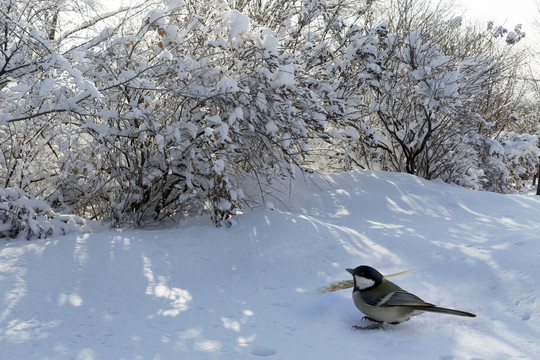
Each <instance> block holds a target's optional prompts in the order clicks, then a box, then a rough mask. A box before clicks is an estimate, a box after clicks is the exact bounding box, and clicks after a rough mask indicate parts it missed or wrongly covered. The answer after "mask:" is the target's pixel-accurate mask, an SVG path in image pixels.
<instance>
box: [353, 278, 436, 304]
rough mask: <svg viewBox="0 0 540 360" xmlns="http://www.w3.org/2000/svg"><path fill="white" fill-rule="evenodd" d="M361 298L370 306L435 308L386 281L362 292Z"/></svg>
mask: <svg viewBox="0 0 540 360" xmlns="http://www.w3.org/2000/svg"><path fill="white" fill-rule="evenodd" d="M361 296H362V300H364V302H365V303H366V304H368V305H372V306H435V305H433V304H430V303H427V302H425V301H424V300H422V299H420V298H419V297H418V296H416V295H414V294H411V293H410V292H408V291H405V290H403V289H402V288H400V287H399V286H397V285H396V284H394V283H393V282H391V281H388V280H386V279H385V280H384V281H383V283H382V284H381V285H380V286H379V287H377V288H375V289H372V290H367V291H362V292H361Z"/></svg>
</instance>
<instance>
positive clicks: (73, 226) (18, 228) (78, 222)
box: [0, 188, 88, 240]
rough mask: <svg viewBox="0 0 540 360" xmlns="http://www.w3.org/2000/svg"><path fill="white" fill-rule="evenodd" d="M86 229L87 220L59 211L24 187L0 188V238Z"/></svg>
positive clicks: (44, 235)
mask: <svg viewBox="0 0 540 360" xmlns="http://www.w3.org/2000/svg"><path fill="white" fill-rule="evenodd" d="M83 231H88V227H87V225H86V221H85V220H84V219H82V218H80V217H78V216H75V215H63V214H58V213H55V212H54V211H53V210H52V209H51V208H50V206H49V205H47V204H46V203H45V202H44V201H41V200H37V199H35V198H33V197H32V196H30V195H28V194H26V193H24V192H23V191H22V190H21V189H18V188H7V189H0V238H11V239H14V238H24V239H26V240H30V239H34V238H37V239H42V238H45V237H49V236H52V235H65V234H67V233H72V232H83Z"/></svg>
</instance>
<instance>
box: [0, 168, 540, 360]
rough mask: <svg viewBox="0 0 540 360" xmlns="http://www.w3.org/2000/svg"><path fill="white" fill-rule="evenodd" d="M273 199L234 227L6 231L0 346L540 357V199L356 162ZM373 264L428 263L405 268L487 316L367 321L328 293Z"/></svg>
mask: <svg viewBox="0 0 540 360" xmlns="http://www.w3.org/2000/svg"><path fill="white" fill-rule="evenodd" d="M268 201H269V200H268ZM272 205H273V206H272V207H263V208H261V209H260V210H258V211H255V212H248V213H246V214H243V215H239V216H237V217H236V218H235V223H234V224H233V226H232V227H230V228H220V229H218V228H215V227H213V226H212V225H211V224H210V223H209V222H207V219H204V220H203V219H200V220H198V221H197V222H191V223H183V224H181V225H180V226H179V227H178V228H175V229H163V230H151V231H150V230H146V231H143V230H139V231H135V230H123V231H120V230H118V231H103V232H96V233H92V234H69V235H66V236H59V237H54V238H51V239H48V240H32V241H24V240H20V241H6V240H1V241H2V243H1V245H0V246H1V247H0V349H1V350H0V358H1V359H5V360H17V359H80V360H90V359H115V360H117V359H156V360H157V359H258V358H260V357H266V358H269V359H309V360H312V359H398V358H399V359H445V360H451V359H452V360H456V359H490V360H492V359H539V358H540V342H539V341H538V339H539V338H540V315H539V311H540V300H539V292H540V290H539V289H540V282H539V280H538V275H539V273H540V262H539V261H538V259H539V256H540V215H539V214H540V197H535V196H533V195H521V196H520V195H498V194H493V193H486V192H473V191H469V190H464V189H461V188H458V187H456V186H452V185H446V184H439V183H434V182H429V181H425V180H422V179H419V178H416V177H413V176H409V175H405V174H397V173H382V172H368V171H355V172H349V173H341V174H334V175H310V176H309V177H307V178H303V179H299V180H297V181H295V182H294V184H293V191H292V195H291V196H290V198H288V199H287V200H286V201H278V200H277V199H272ZM272 209H273V210H272ZM361 264H366V265H371V266H373V267H375V268H376V269H378V270H379V271H381V272H382V273H383V274H390V273H395V272H399V271H404V270H409V269H420V271H417V272H414V273H409V274H405V275H401V276H398V277H394V278H392V281H394V282H396V283H397V284H399V285H400V286H401V287H403V288H404V289H406V290H408V291H410V292H413V293H415V294H416V295H418V296H420V297H421V298H422V299H424V300H425V301H428V302H432V303H435V304H437V305H440V306H444V307H450V308H457V309H460V310H464V311H470V312H474V313H476V314H477V315H478V316H477V317H476V318H464V317H458V316H451V315H444V314H430V313H425V314H423V315H420V316H417V317H414V318H412V319H411V320H410V321H408V322H405V323H402V324H399V325H387V326H386V331H383V330H369V331H354V330H352V329H351V326H353V325H357V324H360V325H362V324H363V323H362V321H361V318H362V316H363V315H362V314H361V313H360V312H359V311H358V310H357V309H356V307H355V306H354V304H353V302H352V299H351V289H347V290H341V291H337V292H334V293H326V294H322V295H321V294H318V293H317V291H318V289H319V288H320V287H322V286H324V285H327V284H329V283H331V282H333V281H337V280H345V279H350V274H349V273H347V272H346V271H345V268H348V267H356V266H358V265H361Z"/></svg>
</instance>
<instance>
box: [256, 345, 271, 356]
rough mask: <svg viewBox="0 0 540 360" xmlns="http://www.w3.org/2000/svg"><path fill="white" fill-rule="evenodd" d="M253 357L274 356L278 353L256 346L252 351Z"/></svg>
mask: <svg viewBox="0 0 540 360" xmlns="http://www.w3.org/2000/svg"><path fill="white" fill-rule="evenodd" d="M250 353H251V355H255V356H272V355H274V354H275V353H276V352H275V351H274V350H272V349H270V348H267V347H264V346H256V347H254V348H253V349H252V350H251V351H250Z"/></svg>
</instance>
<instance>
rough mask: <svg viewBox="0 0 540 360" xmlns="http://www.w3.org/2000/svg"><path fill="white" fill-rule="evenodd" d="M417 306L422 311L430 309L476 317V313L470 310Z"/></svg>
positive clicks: (437, 311)
mask: <svg viewBox="0 0 540 360" xmlns="http://www.w3.org/2000/svg"><path fill="white" fill-rule="evenodd" d="M415 308H416V309H418V310H421V311H430V312H436V313H442V314H450V315H458V316H468V317H476V315H475V314H471V313H470V312H466V311H461V310H454V309H446V308H442V307H437V306H418V307H415Z"/></svg>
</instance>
